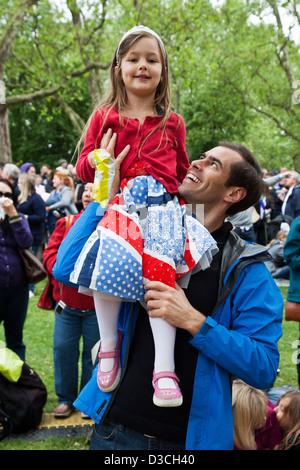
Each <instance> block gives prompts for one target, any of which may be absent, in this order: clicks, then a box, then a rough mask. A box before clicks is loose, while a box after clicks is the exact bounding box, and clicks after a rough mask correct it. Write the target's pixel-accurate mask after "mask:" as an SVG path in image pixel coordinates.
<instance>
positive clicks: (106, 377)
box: [97, 330, 123, 392]
mask: <svg viewBox="0 0 300 470" xmlns="http://www.w3.org/2000/svg"><path fill="white" fill-rule="evenodd" d="M122 339H123V334H122V332H121V331H120V330H118V342H117V345H116V347H115V349H114V350H113V351H109V352H103V351H102V350H101V347H100V352H99V354H98V357H99V364H98V371H97V383H98V387H99V388H100V390H102V392H112V391H113V390H114V389H115V388H117V386H118V385H119V382H120V378H121V363H120V352H121V345H122ZM112 357H113V358H114V366H113V368H112V369H111V370H110V371H108V372H102V371H101V369H100V361H101V359H102V358H103V359H107V358H112Z"/></svg>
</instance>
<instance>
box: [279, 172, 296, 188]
mask: <svg viewBox="0 0 300 470" xmlns="http://www.w3.org/2000/svg"><path fill="white" fill-rule="evenodd" d="M296 183H297V180H296V179H295V178H294V176H293V174H292V173H289V172H287V173H285V175H284V177H283V179H282V184H283V186H285V187H286V188H291V187H292V186H295V184H296Z"/></svg>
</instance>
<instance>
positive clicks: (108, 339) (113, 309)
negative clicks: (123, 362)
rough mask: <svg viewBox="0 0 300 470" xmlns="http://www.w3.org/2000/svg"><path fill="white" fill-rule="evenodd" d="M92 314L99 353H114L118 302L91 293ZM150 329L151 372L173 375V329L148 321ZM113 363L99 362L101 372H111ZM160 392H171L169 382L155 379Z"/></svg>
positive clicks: (117, 300)
mask: <svg viewBox="0 0 300 470" xmlns="http://www.w3.org/2000/svg"><path fill="white" fill-rule="evenodd" d="M93 297H94V303H95V311H96V316H97V321H98V326H99V332H100V338H101V348H102V351H103V352H109V351H112V350H113V349H115V347H116V344H117V341H118V326H117V325H118V315H119V308H120V304H121V300H120V298H116V299H114V298H113V297H112V299H111V300H110V299H105V298H103V296H102V294H101V293H100V292H98V291H93ZM149 320H150V326H151V330H152V334H153V340H154V349H155V359H154V370H155V372H156V373H157V372H162V371H171V372H174V368H175V367H174V345H175V337H176V328H175V327H174V326H172V325H170V324H169V323H168V322H166V321H165V320H163V319H162V318H151V317H149ZM113 364H114V359H113V358H105V359H101V361H100V366H101V370H102V372H109V371H110V370H111V369H112V368H113ZM158 386H159V387H160V388H175V384H174V381H173V380H172V379H169V378H166V379H159V381H158Z"/></svg>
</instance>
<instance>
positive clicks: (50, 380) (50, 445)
mask: <svg viewBox="0 0 300 470" xmlns="http://www.w3.org/2000/svg"><path fill="white" fill-rule="evenodd" d="M44 285H45V281H44V282H41V283H40V284H38V285H37V288H36V296H35V297H33V298H32V299H30V301H29V308H28V314H27V319H26V323H25V327H24V343H25V344H26V347H27V349H26V362H27V363H28V364H29V365H30V366H31V367H32V368H33V369H34V370H35V371H36V372H37V373H38V374H39V376H40V377H41V379H42V380H43V382H44V384H45V386H46V387H47V391H48V399H47V403H46V405H45V408H44V411H46V412H50V411H52V410H53V408H54V407H55V406H56V405H57V397H56V394H55V390H54V368H53V357H52V345H53V328H54V312H53V311H47V310H42V309H40V308H38V307H37V306H36V304H37V302H38V299H39V297H40V295H41V293H42V291H43V288H44ZM280 290H281V292H282V295H283V297H284V299H286V295H287V287H280ZM298 337H299V325H298V323H295V322H286V321H285V320H283V336H282V338H281V339H280V340H279V350H280V364H279V369H280V373H279V374H278V376H277V380H276V382H275V384H274V386H275V387H279V386H281V385H283V384H289V385H293V386H294V387H298V382H297V371H296V366H295V364H294V363H293V361H292V358H293V354H294V355H295V351H296V349H295V342H296V341H297V340H298ZM0 340H2V341H4V329H3V325H0ZM82 449H88V446H87V445H85V437H78V438H76V439H73V438H53V437H52V438H49V439H45V440H43V441H24V440H14V441H7V442H0V450H82Z"/></svg>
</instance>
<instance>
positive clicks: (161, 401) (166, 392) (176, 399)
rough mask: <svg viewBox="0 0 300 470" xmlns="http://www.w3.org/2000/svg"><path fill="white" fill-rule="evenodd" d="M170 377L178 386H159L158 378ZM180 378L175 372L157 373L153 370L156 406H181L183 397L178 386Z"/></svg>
mask: <svg viewBox="0 0 300 470" xmlns="http://www.w3.org/2000/svg"><path fill="white" fill-rule="evenodd" d="M164 378H170V379H172V380H173V381H174V383H175V385H176V388H159V387H158V380H159V379H164ZM178 382H179V378H178V377H177V375H176V374H175V372H170V371H164V372H158V373H157V374H155V372H153V382H152V384H153V387H154V394H153V403H154V405H156V406H162V407H171V406H180V405H182V402H183V398H182V394H181V391H180V388H179V386H178Z"/></svg>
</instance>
